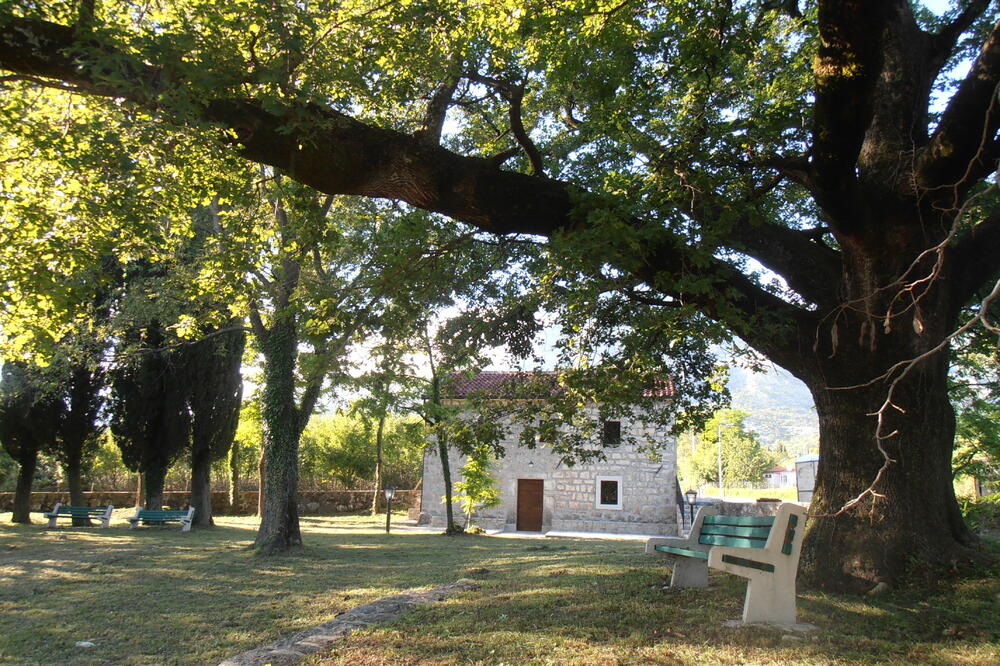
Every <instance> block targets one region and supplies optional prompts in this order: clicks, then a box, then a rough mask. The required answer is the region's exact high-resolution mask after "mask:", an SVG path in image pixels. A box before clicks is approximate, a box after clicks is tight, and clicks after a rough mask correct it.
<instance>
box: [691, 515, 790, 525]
mask: <svg viewBox="0 0 1000 666" xmlns="http://www.w3.org/2000/svg"><path fill="white" fill-rule="evenodd" d="M704 524H705V525H738V526H740V527H771V526H772V525H774V516H719V515H714V516H705V521H704Z"/></svg>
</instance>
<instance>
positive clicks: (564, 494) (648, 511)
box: [421, 372, 679, 535]
mask: <svg viewBox="0 0 1000 666" xmlns="http://www.w3.org/2000/svg"><path fill="white" fill-rule="evenodd" d="M524 377H525V373H517V372H483V373H480V374H479V375H477V376H475V377H473V378H471V379H470V378H459V379H458V380H457V381H456V382H455V384H454V386H453V389H452V393H453V396H452V397H451V399H452V400H463V399H465V398H466V397H467V396H469V395H471V394H472V393H473V392H481V394H484V395H487V396H488V395H489V391H490V390H491V389H499V388H500V387H501V386H503V385H505V384H507V383H509V382H517V381H518V380H519V378H520V379H521V380H522V381H523V378H524ZM654 390H655V393H651V394H652V395H654V396H657V397H658V396H659V395H662V397H663V398H664V399H665V400H666V399H669V397H670V395H672V386H669V385H668V384H667V383H664V385H663V386H662V387H658V388H657V389H654ZM594 410H595V412H596V406H595V407H594ZM521 431H522V427H521V426H518V425H516V424H514V425H511V426H510V428H509V429H508V434H507V439H506V440H504V441H503V442H502V445H503V447H504V448H505V450H506V455H505V456H504V457H503V458H501V459H500V460H498V461H497V462H496V463H495V464H494V467H493V469H492V473H493V476H494V477H495V478H496V480H497V485H498V487H499V489H500V493H501V497H502V503H501V505H500V506H498V507H495V508H492V509H484V510H482V511H480V512H478V513H477V514H476V519H475V522H476V524H478V525H480V526H482V527H484V528H485V529H490V530H503V531H522V532H542V533H565V532H570V533H572V532H591V533H611V534H641V535H674V534H677V498H678V496H679V493H678V488H677V480H676V479H677V449H676V441H675V440H674V438H673V436H671V435H670V434H669V432H668V431H667V430H666V429H663V428H659V429H656V428H653V427H652V426H649V425H647V424H644V423H642V422H641V421H639V420H638V419H636V420H635V421H628V420H622V421H606V422H604V423H603V424H602V428H601V429H600V437H601V439H602V440H603V441H602V442H596V441H595V445H599V444H604V447H605V455H606V460H604V461H601V462H588V463H577V464H575V465H574V466H572V467H570V466H568V465H566V464H565V463H563V462H562V461H561V459H560V457H559V456H558V455H555V454H553V453H552V451H551V450H550V449H549V448H547V447H545V446H544V444H540V445H539V446H538V447H536V448H535V449H527V448H523V447H521V446H520V445H519V435H520V433H521ZM630 435H631V436H633V437H634V438H635V439H636V440H637V444H635V445H632V444H629V443H628V437H629V436H630ZM650 440H653V441H659V442H661V443H662V444H663V446H662V447H661V449H660V453H659V454H658V455H656V456H655V458H651V457H650V455H649V454H648V453H647V452H645V451H640V450H638V449H639V445H638V444H639V443H642V442H644V441H650ZM449 461H450V467H451V473H452V482H453V483H454V482H455V481H458V480H459V478H460V476H459V470H460V469H461V467H462V466H463V465H464V464H465V462H466V459H465V457H464V456H461V455H459V454H458V453H457V452H455V451H451V453H450V456H449ZM443 497H444V479H443V475H442V471H441V460H440V459H439V454H438V448H437V446H433V445H432V446H428V447H427V448H426V450H425V454H424V468H423V484H422V495H421V511H422V513H423V514H426V515H425V516H424V520H429V522H430V524H431V525H434V526H441V527H444V525H445V520H446V519H445V515H446V512H445V506H444V502H443ZM454 512H455V514H454V515H455V517H456V520H460V519H461V518H460V517H461V515H462V512H461V509H460V508H459V506H458V505H457V503H456V504H455V505H454Z"/></svg>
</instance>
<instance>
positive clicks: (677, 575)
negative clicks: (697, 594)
mask: <svg viewBox="0 0 1000 666" xmlns="http://www.w3.org/2000/svg"><path fill="white" fill-rule="evenodd" d="M673 566H674V573H673V575H672V576H671V577H670V587H708V563H707V562H705V560H698V559H695V558H693V557H677V558H674V563H673Z"/></svg>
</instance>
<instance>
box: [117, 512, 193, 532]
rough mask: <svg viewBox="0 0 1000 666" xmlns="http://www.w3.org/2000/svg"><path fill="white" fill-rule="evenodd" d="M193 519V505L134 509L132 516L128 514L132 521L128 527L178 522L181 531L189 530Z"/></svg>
mask: <svg viewBox="0 0 1000 666" xmlns="http://www.w3.org/2000/svg"><path fill="white" fill-rule="evenodd" d="M193 519H194V507H193V506H192V507H190V508H188V509H136V510H135V515H134V516H129V518H128V522H130V523H132V524H131V525H130V526H129V529H132V530H134V529H135V528H137V527H138V526H139V525H140V524H141V525H160V526H162V525H166V524H167V523H180V524H181V532H190V531H191V521H192V520H193Z"/></svg>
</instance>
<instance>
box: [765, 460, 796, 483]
mask: <svg viewBox="0 0 1000 666" xmlns="http://www.w3.org/2000/svg"><path fill="white" fill-rule="evenodd" d="M764 483H766V484H767V487H768V488H786V487H788V486H794V485H795V468H794V467H782V466H780V465H779V466H778V467H774V468H772V469H769V470H767V471H766V472H764Z"/></svg>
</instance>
